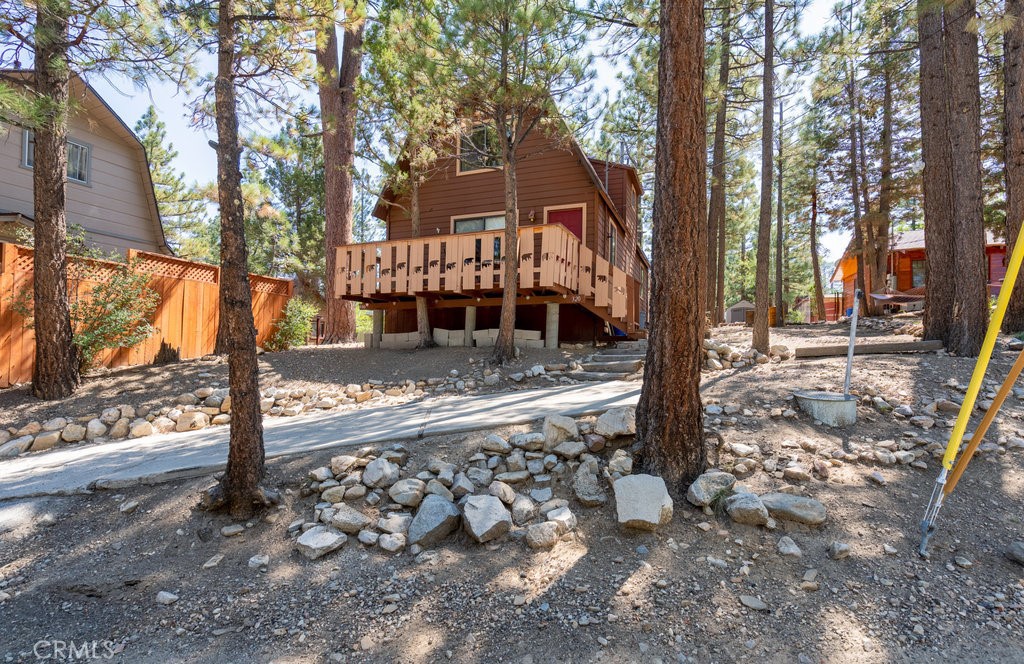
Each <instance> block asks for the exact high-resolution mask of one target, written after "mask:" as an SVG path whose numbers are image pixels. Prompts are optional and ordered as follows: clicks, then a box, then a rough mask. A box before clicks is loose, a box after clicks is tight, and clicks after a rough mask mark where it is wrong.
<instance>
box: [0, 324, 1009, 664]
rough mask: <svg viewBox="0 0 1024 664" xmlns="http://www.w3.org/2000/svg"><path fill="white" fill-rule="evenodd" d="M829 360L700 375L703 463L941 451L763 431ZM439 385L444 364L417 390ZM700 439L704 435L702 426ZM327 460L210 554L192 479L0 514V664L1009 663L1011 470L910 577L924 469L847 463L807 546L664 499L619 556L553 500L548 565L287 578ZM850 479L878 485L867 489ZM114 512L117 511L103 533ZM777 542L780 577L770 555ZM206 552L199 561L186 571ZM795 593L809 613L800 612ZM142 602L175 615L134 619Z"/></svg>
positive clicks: (884, 363) (354, 560)
mask: <svg viewBox="0 0 1024 664" xmlns="http://www.w3.org/2000/svg"><path fill="white" fill-rule="evenodd" d="M833 327H834V329H833V328H832V327H830V328H821V329H812V328H806V327H805V328H792V329H789V330H787V331H786V332H784V333H783V334H774V333H773V343H778V342H781V343H787V344H789V345H791V346H792V345H804V344H805V343H810V342H814V343H823V342H822V341H821V340H822V339H826V338H828V337H835V339H832V340H831V341H829V343H841V342H842V340H843V337H844V334H845V332H844V331H843V329H842V326H833ZM745 335H749V330H747V331H744V330H742V329H740V330H734V329H732V330H721V331H717V332H716V334H715V338H716V339H720V340H723V341H729V342H733V343H736V344H737V345H740V344H741V343H744V342H745V340H746V339H747V338H748V337H746V336H745ZM865 336H875V337H879V338H881V337H885V338H887V339H894V337H893V336H891V335H884V334H881V333H878V334H875V333H865ZM733 337H735V338H733ZM907 339H909V337H908V338H907ZM449 350H454V349H449ZM470 354H471V353H469V352H467V357H468V355H470ZM1015 355H1016V353H1014V352H1010V351H1007V350H1005V340H1003V341H1002V342H1001V344H1000V349H999V350H997V352H996V355H995V357H994V359H993V367H992V368H991V369H990V373H989V375H990V376H993V377H1000V380H1001V376H1002V375H1005V373H1006V370H1007V369H1008V368H1009V365H1010V364H1011V363H1012V360H1013V359H1014V357H1015ZM266 361H267V362H268V363H269V362H270V361H271V358H266ZM844 361H845V359H844V358H835V359H823V360H801V361H787V362H783V363H781V364H777V365H762V366H757V367H753V368H748V369H740V370H736V371H722V372H717V373H710V374H706V375H705V377H704V383H703V393H704V398H705V401H706V402H707V403H719V404H723V405H727V404H735V405H739V406H741V407H742V408H746V409H749V411H750V413H751V414H750V415H746V414H740V415H738V416H737V422H736V423H735V425H733V426H720V428H719V431H720V433H721V435H722V436H723V438H724V439H725V441H726V442H727V443H729V442H745V443H752V444H753V443H756V444H758V445H760V446H761V448H762V450H763V451H764V454H765V456H766V458H777V459H781V458H785V457H787V456H789V455H793V454H803V453H802V452H801V450H799V449H797V450H795V451H794V450H793V449H792V448H790V447H789V446H788V445H786V442H787V441H805V440H809V441H813V442H814V443H816V444H818V445H820V446H824V447H828V448H832V449H835V448H839V447H848V446H849V445H851V444H859V443H865V442H867V441H869V440H875V441H878V440H883V439H895V440H900V439H901V437H902V436H904V432H911V431H912V432H913V433H915V434H917V435H919V436H922V437H924V438H926V439H928V440H934V441H938V442H944V441H945V439H946V436H948V429H947V428H942V427H936V428H934V429H931V430H929V431H922V430H921V429H916V428H914V427H911V426H910V425H909V424H908V423H907V422H906V420H900V419H897V418H895V417H894V416H893V415H892V414H881V413H879V412H877V411H876V410H874V409H873V408H869V407H866V406H862V407H861V408H860V410H859V419H858V423H857V424H856V425H855V426H854V427H851V428H850V429H847V430H845V431H839V430H828V429H825V428H822V427H820V426H815V425H814V423H813V422H812V421H810V420H809V419H808V418H807V417H806V416H804V415H803V414H800V415H798V416H797V417H795V418H772V417H770V412H771V410H772V409H773V408H779V407H782V408H785V407H787V406H789V405H791V401H790V398H791V394H792V391H793V390H795V389H800V388H819V387H827V388H835V386H836V385H838V384H840V383H841V380H842V369H843V366H844ZM310 363H311V364H310V366H311V367H315V366H316V364H317V362H316V359H315V358H314V359H311V360H310ZM441 368H445V369H447V368H449V365H448V364H446V363H444V362H441V363H439V364H438V365H437V367H433V368H432V369H431V370H435V369H441ZM972 368H973V361H972V360H970V359H963V358H954V357H948V356H945V355H938V354H935V353H928V354H921V355H903V356H893V355H890V356H858V357H857V358H856V362H855V368H854V374H853V387H854V389H855V390H857V391H867V390H876V391H878V392H879V393H880V394H881V395H882V396H884V397H885V398H886V399H887V400H888V401H889V403H890V404H892V405H894V406H895V405H899V404H907V405H910V406H911V407H912V408H914V410H915V411H920V409H921V406H922V401H931V400H932V399H933V398H934V397H940V396H941V397H946V398H956V397H962V395H961V394H960V393H959V392H958V391H956V390H955V389H953V388H948V387H945V384H946V382H947V381H948V380H949V379H950V378H954V379H956V380H957V381H959V382H960V383H961V384H966V383H967V381H968V378H969V375H970V372H971V369H972ZM275 370H277V371H281V372H282V373H283V372H284V371H285V370H284V369H282V368H277V369H275ZM323 370H324V371H326V369H323ZM365 370H366V371H367V372H373V371H382V370H383V369H380V368H379V365H378V366H371V367H369V368H365ZM406 370H407V371H411V372H412V373H414V374H417V377H419V376H420V375H428V374H429V372H428V371H427V370H426V369H422V368H421V367H415V368H412V367H407V368H406ZM296 371H298V370H296ZM290 375H291V376H297V374H290ZM363 375H367V376H369V375H370V373H366V374H363ZM318 379H320V378H319V376H318ZM540 415H542V414H541V413H539V414H538V416H540ZM1022 417H1024V404H1022V403H1021V401H1020V400H1019V399H1018V398H1016V397H1014V398H1011V399H1010V400H1009V402H1008V403H1007V404H1006V406H1005V407H1004V410H1003V412H1002V414H1001V415H1000V417H999V418H998V420H997V423H996V424H995V425H994V426H993V430H992V431H991V433H990V434H989V437H990V439H991V440H993V441H995V440H997V439H999V437H1000V436H1020V435H1021V429H1024V426H1022V425H1021V418H1022ZM708 424H709V425H711V426H715V423H714V422H713V418H709V419H708ZM533 428H534V429H537V428H539V424H538V425H536V426H534V427H533ZM527 429H529V427H517V428H513V429H506V430H503V431H501V432H500V433H503V434H508V433H510V432H512V431H522V430H527ZM484 433H485V432H481V433H473V434H468V435H465V436H457V437H447V438H439V439H426V440H421V441H409V442H408V443H407V446H408V448H409V450H410V453H411V455H410V458H411V461H410V463H409V465H408V466H407V468H408V469H410V470H411V474H415V472H416V471H417V470H418V469H419V468H421V467H422V466H423V465H424V464H425V463H426V460H427V459H428V458H429V457H431V456H435V455H436V456H441V457H443V458H445V459H448V460H451V461H458V460H463V459H465V458H467V457H468V456H469V455H470V454H471V453H473V452H475V451H476V450H477V449H478V444H479V441H480V440H481V439H482V438H483V436H484ZM620 442H622V443H627V442H628V441H620ZM331 456H332V453H331V452H329V451H328V452H323V453H318V454H310V455H308V456H305V457H301V458H290V459H280V460H276V461H273V462H272V463H270V464H269V476H268V480H267V483H268V484H269V485H272V486H276V487H278V488H279V489H281V490H282V491H283V492H284V494H285V495H284V498H285V500H284V504H283V505H282V506H281V508H280V509H277V510H273V511H271V512H270V513H268V514H266V515H264V516H263V517H261V518H257V519H254V520H253V521H251V522H249V523H247V524H246V526H248V528H247V530H246V532H245V533H244V534H243V535H242V536H240V537H234V538H224V537H222V536H221V535H220V534H219V530H220V528H221V527H222V526H225V525H228V524H230V523H231V521H230V519H229V518H227V517H226V516H217V515H210V514H207V513H204V512H201V511H198V510H197V509H196V502H197V493H198V492H199V490H200V489H202V488H204V487H205V486H207V485H208V484H209V483H210V480H209V479H205V480H192V481H187V482H178V483H169V484H163V485H159V486H152V487H136V488H132V489H129V490H125V491H122V492H120V493H118V494H117V495H113V494H111V493H97V494H94V495H90V496H77V497H66V498H65V497H62V498H48V499H35V500H31V501H20V502H15V503H0V592H6V593H7V594H9V595H10V596H11V597H10V598H9V599H7V600H6V601H2V602H0V623H2V624H3V625H4V629H3V630H2V633H0V656H3V657H4V658H5V661H8V662H34V661H36V655H34V654H33V652H32V651H33V647H34V644H36V643H37V642H39V641H40V640H44V639H48V640H49V641H50V642H52V641H54V640H62V641H65V642H75V643H81V642H83V641H86V642H88V641H94V640H95V641H98V642H103V641H109V642H111V643H112V644H113V646H112V647H113V649H114V650H116V651H117V654H116V655H115V656H114V657H113V658H112V659H110V660H109V661H115V662H132V663H134V662H161V663H162V662H203V663H205V662H239V663H242V662H279V663H281V664H286V663H288V664H291V663H296V664H298V663H303V664H305V663H320V662H437V661H453V662H481V663H483V662H524V663H525V662H598V661H602V662H701V663H704V662H708V663H710V662H720V663H724V662H770V663H775V662H778V663H780V664H781V663H787V664H788V663H791V662H801V663H803V662H815V663H820V664H867V663H875V662H921V663H924V662H929V663H930V662H951V661H958V660H959V661H962V662H998V663H1004V662H1005V663H1011V662H1022V661H1024V567H1021V566H1020V565H1018V564H1016V563H1013V562H1011V561H1009V560H1008V559H1006V558H1005V557H1004V553H1003V552H1004V550H1005V548H1006V546H1007V545H1008V544H1009V543H1010V542H1011V541H1012V540H1015V539H1021V538H1024V472H1022V470H1024V468H1022V460H1024V451H1020V450H1018V451H1008V452H1007V453H1006V454H1005V455H1001V454H996V453H993V454H988V455H985V456H981V457H979V458H977V459H976V460H975V461H974V462H973V463H972V464H971V466H970V468H969V469H968V471H967V474H966V475H965V478H964V480H963V481H962V482H961V484H960V486H959V487H958V488H957V490H956V492H955V493H954V494H953V495H952V497H951V499H950V500H949V501H948V502H947V504H946V507H945V508H944V511H943V513H942V515H941V518H940V522H939V526H940V529H939V531H938V533H937V534H936V535H935V537H934V538H933V540H932V545H931V553H932V555H931V558H930V559H928V560H922V559H920V558H919V557H918V556H917V553H916V549H917V545H918V542H919V531H918V524H919V521H920V518H921V515H922V513H923V511H924V507H925V504H926V502H927V499H928V496H929V493H930V491H931V487H932V484H933V482H934V480H935V476H936V475H937V473H938V464H937V462H936V461H934V460H930V461H929V462H928V469H927V470H921V469H916V468H913V467H910V466H900V465H897V466H891V467H881V466H877V465H873V464H864V463H847V464H844V465H842V466H841V467H837V468H833V469H832V473H831V475H830V477H829V479H828V480H827V481H821V480H819V479H813V480H811V481H809V482H805V483H803V484H802V486H803V487H804V491H805V493H806V494H807V495H810V496H812V497H814V498H816V499H817V500H820V501H821V502H823V503H824V504H825V505H826V506H827V508H828V520H827V521H826V523H825V524H824V525H823V526H820V527H816V528H808V527H806V526H797V525H793V524H790V525H789V527H782V526H783V525H784V522H780V529H779V530H778V531H774V532H773V531H769V530H766V529H763V528H752V527H748V526H741V525H738V524H735V523H733V522H731V521H730V520H729V518H728V517H727V516H724V515H711V516H708V515H705V514H703V513H701V512H700V511H699V510H698V509H696V508H694V507H692V506H691V505H689V504H688V503H687V502H686V501H685V500H684V499H678V498H677V500H676V502H675V518H674V519H673V521H672V523H671V524H669V525H668V526H667V527H665V528H663V529H662V530H660V531H659V532H657V533H629V532H624V531H622V530H620V529H619V528H618V527H617V526H616V524H615V508H614V506H613V505H612V504H611V503H612V501H609V504H608V505H606V506H604V507H600V508H584V507H582V506H581V505H579V504H578V503H576V502H575V501H573V500H570V507H571V509H572V510H573V512H574V513H575V514H576V515H577V517H578V518H579V521H580V524H579V527H578V528H577V529H576V530H575V531H573V532H572V533H570V534H569V535H567V536H566V537H565V538H564V539H563V541H562V542H560V543H559V544H558V545H557V546H556V547H555V548H554V549H553V550H552V551H550V552H542V553H538V552H534V551H532V550H530V549H529V548H527V546H526V545H525V544H524V543H523V542H522V541H521V540H520V539H519V538H517V537H515V536H508V537H506V538H503V539H502V540H500V541H498V542H496V543H491V544H489V545H477V544H473V543H471V542H470V541H469V540H468V539H467V538H466V536H465V535H462V534H459V535H457V536H454V537H451V538H449V539H448V540H446V541H445V542H444V543H443V544H442V545H440V546H438V547H437V548H435V549H433V550H432V551H434V552H436V556H435V557H433V558H432V559H431V560H424V559H423V558H420V559H419V560H417V558H416V557H414V556H412V555H411V554H409V553H400V554H387V553H385V552H383V551H381V550H380V549H379V548H373V549H365V548H363V547H362V546H361V545H359V544H358V543H357V542H355V540H354V539H353V540H350V541H349V542H348V543H347V544H346V545H345V546H344V547H343V548H342V549H341V550H340V551H338V552H336V553H334V554H331V555H329V556H327V557H325V558H322V559H320V560H317V561H312V562H311V561H307V560H306V559H305V558H302V557H301V556H300V555H299V554H298V553H297V552H296V551H295V550H294V544H293V543H292V542H291V540H290V539H289V538H288V537H287V536H286V528H287V524H288V523H289V522H291V521H292V520H293V519H296V518H306V519H309V518H310V514H311V512H312V508H313V505H314V503H315V501H316V497H315V496H309V497H301V495H300V494H301V492H300V490H301V486H302V484H303V482H304V481H305V479H306V474H307V473H308V471H310V470H311V469H313V468H315V467H317V466H320V465H323V464H324V463H326V462H327V461H328V460H329V459H330V457H331ZM0 472H2V466H0ZM873 472H878V473H880V474H881V475H882V476H883V477H884V479H885V480H886V484H885V485H884V486H882V485H879V484H877V483H876V482H873V481H871V480H869V479H868V475H869V474H870V473H873ZM741 482H742V483H744V484H746V485H747V486H749V487H751V488H752V489H754V490H755V491H756V492H758V493H762V492H764V491H767V490H769V489H777V488H780V487H782V486H784V485H786V484H788V482H785V481H783V480H781V479H777V478H776V477H774V476H773V475H770V474H768V473H765V472H757V473H756V474H754V475H753V476H751V477H749V478H746V479H743V480H741ZM556 494H557V495H567V494H568V489H567V488H566V487H564V486H563V487H559V488H556ZM126 500H137V501H139V504H140V507H139V508H138V510H136V511H135V512H134V513H131V514H122V513H120V512H119V510H118V506H119V505H120V504H122V503H123V501H126ZM355 505H360V504H359V503H355ZM783 534H785V535H788V536H789V537H791V538H792V539H793V540H794V541H795V542H796V543H797V545H799V547H800V548H801V549H802V551H803V555H802V557H801V558H799V559H793V558H788V557H783V556H781V555H780V554H779V552H778V551H777V542H778V540H779V537H780V536H782V535H783ZM833 541H842V542H846V543H848V544H849V545H850V546H851V547H852V554H851V555H850V557H849V558H846V559H843V560H832V559H831V558H830V557H829V556H828V553H827V550H828V547H829V546H830V544H831V543H832V542H833ZM885 545H889V546H890V547H893V548H892V549H891V550H890V551H895V553H887V552H886V550H885V549H884V546H885ZM217 553H220V554H223V555H224V559H223V561H222V562H221V563H220V564H219V565H218V566H216V567H212V568H210V569H204V568H203V563H204V562H205V561H207V560H208V559H209V558H210V557H211V556H213V555H214V554H217ZM255 554H266V555H269V557H270V564H269V565H268V566H267V567H266V569H265V571H264V570H257V569H251V568H249V567H248V565H247V561H248V560H249V558H250V557H251V556H253V555H255ZM709 557H710V558H711V559H713V560H715V561H716V562H718V561H724V568H723V567H720V566H716V565H714V564H709ZM957 558H960V562H959V563H957V562H956V559H957ZM965 562H966V564H967V565H968V566H966V567H965V566H963V564H964V563H965ZM810 570H816V572H815V574H816V581H817V582H818V583H819V584H820V587H819V589H818V590H813V591H809V590H804V589H801V583H802V582H803V581H805V580H806V579H807V578H810V576H812V575H811V574H809V571H810ZM162 590H164V591H169V592H173V593H174V594H176V595H178V596H179V597H180V599H179V601H178V602H177V603H175V604H173V605H171V606H163V605H160V604H157V603H156V602H155V597H156V594H157V593H158V592H159V591H162ZM740 595H754V596H757V597H760V598H761V599H762V600H763V601H764V602H765V604H767V607H768V609H769V610H768V611H765V612H757V611H752V610H749V609H747V608H744V607H743V606H742V605H741V604H740V603H739V600H738V598H739V596H740ZM363 646H366V648H365V649H364V647H363ZM45 647H46V646H44V649H45ZM51 647H52V645H51ZM100 652H103V651H102V646H101V650H100Z"/></svg>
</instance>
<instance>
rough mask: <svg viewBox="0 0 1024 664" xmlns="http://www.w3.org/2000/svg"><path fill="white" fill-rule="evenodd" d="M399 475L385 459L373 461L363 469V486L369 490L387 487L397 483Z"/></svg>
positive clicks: (399, 472)
mask: <svg viewBox="0 0 1024 664" xmlns="http://www.w3.org/2000/svg"><path fill="white" fill-rule="evenodd" d="M332 465H333V464H332ZM400 474H401V470H400V469H399V468H398V466H397V465H395V464H393V463H391V462H390V461H388V460H387V459H380V458H379V459H374V460H373V461H371V462H370V463H368V464H366V468H364V469H363V484H365V485H366V486H368V487H370V488H371V489H376V488H378V487H381V488H383V487H389V486H391V485H392V484H394V483H395V482H397V481H398V477H399V475H400Z"/></svg>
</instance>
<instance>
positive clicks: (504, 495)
mask: <svg viewBox="0 0 1024 664" xmlns="http://www.w3.org/2000/svg"><path fill="white" fill-rule="evenodd" d="M487 493H489V494H491V495H492V496H494V497H495V498H497V499H498V500H500V501H501V502H503V503H505V504H506V505H511V504H512V503H513V502H515V499H516V490H515V489H513V488H512V487H510V486H509V485H507V484H505V483H504V482H500V481H498V480H495V481H493V482H491V483H490V485H489V486H488V487H487Z"/></svg>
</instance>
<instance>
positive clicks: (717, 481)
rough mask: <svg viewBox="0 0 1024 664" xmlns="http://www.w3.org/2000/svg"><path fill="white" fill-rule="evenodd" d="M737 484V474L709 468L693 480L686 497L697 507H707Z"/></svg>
mask: <svg viewBox="0 0 1024 664" xmlns="http://www.w3.org/2000/svg"><path fill="white" fill-rule="evenodd" d="M734 484H736V476H735V475H733V474H732V473H726V472H722V471H721V470H709V471H708V472H706V473H704V474H703V475H701V476H700V477H698V478H697V479H695V480H694V481H693V484H691V485H690V488H689V489H688V490H687V491H686V499H687V500H688V501H690V503H691V504H693V505H696V506H697V507H707V506H708V505H710V504H711V503H712V502H713V501H714V500H715V498H716V497H717V496H720V495H723V494H726V493H728V492H729V491H731V490H732V487H733V485H734Z"/></svg>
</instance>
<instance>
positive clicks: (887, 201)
mask: <svg viewBox="0 0 1024 664" xmlns="http://www.w3.org/2000/svg"><path fill="white" fill-rule="evenodd" d="M886 18H887V19H888V16H887V17H886ZM885 58H886V61H885V64H884V66H883V70H882V155H881V165H880V167H879V181H878V214H876V215H874V216H873V217H872V221H873V225H874V229H873V230H874V232H873V233H872V235H873V237H872V242H873V245H872V250H873V252H874V260H873V262H872V264H871V280H872V282H873V283H875V284H878V285H879V286H878V287H884V286H887V285H888V283H887V282H886V276H887V275H888V274H889V234H890V233H889V229H890V227H891V226H892V198H893V180H892V147H893V144H892V128H893V100H892V77H893V74H894V72H893V71H892V69H891V63H890V61H889V60H890V58H889V56H888V55H886V56H885Z"/></svg>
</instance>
